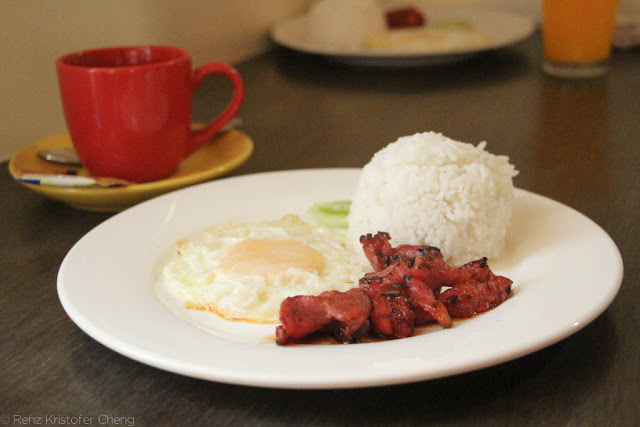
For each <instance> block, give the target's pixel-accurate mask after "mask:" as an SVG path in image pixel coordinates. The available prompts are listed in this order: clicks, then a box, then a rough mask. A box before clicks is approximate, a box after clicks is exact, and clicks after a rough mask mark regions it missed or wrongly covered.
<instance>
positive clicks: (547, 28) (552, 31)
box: [542, 0, 618, 64]
mask: <svg viewBox="0 0 640 427" xmlns="http://www.w3.org/2000/svg"><path fill="white" fill-rule="evenodd" d="M543 6H544V7H543V21H542V22H543V24H542V25H543V50H544V56H545V58H546V59H548V60H550V61H554V62H559V63H573V64H580V63H593V62H601V61H604V60H606V59H607V58H608V57H609V55H610V53H611V38H612V36H613V28H614V24H615V18H616V11H617V6H618V0H543Z"/></svg>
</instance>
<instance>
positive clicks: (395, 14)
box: [384, 6, 427, 29]
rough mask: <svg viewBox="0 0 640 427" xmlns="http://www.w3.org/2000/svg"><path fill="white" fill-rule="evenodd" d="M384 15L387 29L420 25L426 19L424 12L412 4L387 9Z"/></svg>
mask: <svg viewBox="0 0 640 427" xmlns="http://www.w3.org/2000/svg"><path fill="white" fill-rule="evenodd" d="M384 17H385V21H386V23H387V28H389V29H391V28H409V27H422V26H423V25H425V23H426V21H427V19H426V17H425V15H424V13H422V12H421V11H420V10H419V9H418V8H416V7H413V6H406V7H401V8H397V9H391V10H387V11H386V12H385V14H384Z"/></svg>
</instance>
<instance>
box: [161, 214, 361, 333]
mask: <svg viewBox="0 0 640 427" xmlns="http://www.w3.org/2000/svg"><path fill="white" fill-rule="evenodd" d="M370 268H371V267H370V265H369V264H368V262H367V260H366V258H365V257H364V254H363V253H362V251H357V250H354V249H353V245H347V244H346V243H345V238H344V234H343V233H341V232H339V231H336V230H333V229H330V228H326V227H316V226H313V225H310V224H307V223H306V222H304V221H302V220H301V219H300V218H299V217H297V216H295V215H287V216H285V217H283V218H282V219H279V220H275V221H265V222H261V223H256V224H254V223H233V222H229V223H227V224H224V225H220V226H215V227H212V228H210V229H207V230H205V231H204V232H202V233H200V234H198V235H195V236H193V237H191V238H185V239H183V240H181V241H179V242H177V243H176V245H175V247H174V248H173V251H172V253H171V255H170V259H169V260H168V261H167V262H166V264H164V266H163V267H162V269H161V273H160V278H159V280H160V285H161V286H162V287H163V288H164V289H166V290H168V291H169V292H171V293H172V294H173V295H174V296H176V297H178V298H179V299H180V300H181V301H182V302H183V303H184V306H185V307H186V308H188V309H194V310H206V311H210V312H213V313H216V314H217V315H219V316H221V317H223V318H225V319H230V320H241V321H247V322H257V323H277V322H278V321H279V311H280V303H281V302H282V301H283V300H284V299H285V298H287V297H289V296H295V295H318V294H320V293H322V292H324V291H328V290H340V291H346V290H348V289H350V288H352V287H354V286H357V283H358V280H359V279H360V278H361V277H362V276H363V275H364V273H365V272H367V271H368V270H369V269H370Z"/></svg>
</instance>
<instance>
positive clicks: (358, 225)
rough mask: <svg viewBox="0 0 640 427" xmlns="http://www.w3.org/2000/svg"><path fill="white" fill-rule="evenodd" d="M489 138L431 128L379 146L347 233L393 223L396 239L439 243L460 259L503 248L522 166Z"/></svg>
mask: <svg viewBox="0 0 640 427" xmlns="http://www.w3.org/2000/svg"><path fill="white" fill-rule="evenodd" d="M485 146H486V143H484V142H482V143H480V144H478V146H477V147H476V146H473V145H472V144H468V143H463V142H458V141H454V140H452V139H450V138H447V137H445V136H443V135H442V134H439V133H434V132H424V133H417V134H415V135H410V136H404V137H401V138H399V139H398V140H397V141H395V142H393V143H391V144H389V145H387V146H386V147H384V148H383V149H381V150H380V151H378V152H377V153H375V155H374V156H373V158H372V159H371V161H370V162H369V163H368V164H367V165H365V166H364V168H363V169H362V173H361V174H360V179H359V181H358V184H357V187H356V191H355V193H354V195H353V198H352V203H351V210H350V213H349V216H348V222H349V228H348V229H347V241H348V242H349V243H351V244H356V245H357V243H358V239H359V238H360V236H362V235H365V234H367V233H375V232H377V231H386V232H388V233H389V234H390V235H391V236H392V237H393V241H394V244H396V245H400V244H409V245H426V246H435V247H437V248H439V249H440V250H441V251H442V254H443V255H444V258H445V260H446V261H447V262H450V263H452V264H454V265H461V264H463V263H466V262H468V261H469V260H473V259H478V258H482V257H487V258H493V257H497V256H499V255H500V254H501V253H502V250H503V247H504V242H505V238H506V234H507V230H508V228H509V224H510V221H511V215H512V203H513V198H514V188H513V182H512V178H513V177H514V176H516V175H517V173H518V172H517V171H516V169H515V168H514V166H513V165H512V164H511V163H509V159H508V157H506V156H496V155H494V154H491V153H489V152H487V151H485V150H484V148H485Z"/></svg>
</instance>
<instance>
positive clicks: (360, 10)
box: [307, 0, 386, 49]
mask: <svg viewBox="0 0 640 427" xmlns="http://www.w3.org/2000/svg"><path fill="white" fill-rule="evenodd" d="M307 18H308V21H307V27H308V28H307V29H308V37H309V40H311V41H313V42H315V43H318V44H323V45H327V46H337V47H341V48H344V49H358V48H360V47H361V46H362V43H363V41H364V40H365V39H366V38H367V37H369V36H370V35H371V34H377V33H380V32H384V31H386V22H385V18H384V10H383V9H382V7H381V6H380V5H379V4H378V2H377V1H376V0H321V1H319V2H317V3H314V4H313V5H312V6H311V8H310V9H309V12H308V13H307Z"/></svg>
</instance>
